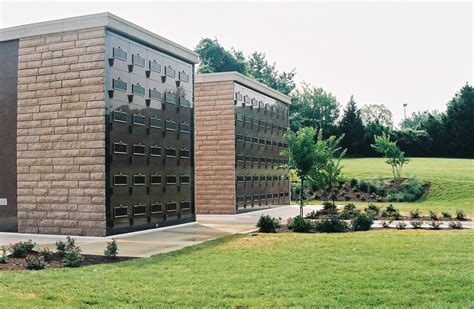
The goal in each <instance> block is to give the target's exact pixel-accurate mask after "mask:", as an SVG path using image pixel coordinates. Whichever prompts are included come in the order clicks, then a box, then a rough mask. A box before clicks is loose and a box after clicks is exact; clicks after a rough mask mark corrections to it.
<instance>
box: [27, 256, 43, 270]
mask: <svg viewBox="0 0 474 309" xmlns="http://www.w3.org/2000/svg"><path fill="white" fill-rule="evenodd" d="M25 261H26V268H27V269H31V270H40V269H43V268H44V266H45V262H44V257H42V256H41V255H28V256H27V257H26V259H25Z"/></svg>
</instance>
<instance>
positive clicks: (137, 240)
mask: <svg viewBox="0 0 474 309" xmlns="http://www.w3.org/2000/svg"><path fill="white" fill-rule="evenodd" d="M319 208H320V206H305V208H304V213H305V214H306V213H308V212H310V211H312V210H317V209H319ZM263 214H269V215H271V216H273V217H276V218H278V217H280V218H281V219H282V222H283V223H286V220H287V219H288V217H294V216H297V215H298V214H299V208H298V207H296V206H282V207H277V208H271V209H265V210H258V211H251V212H246V213H241V214H237V215H198V216H197V222H195V223H187V224H182V225H178V226H171V227H164V228H158V229H151V230H146V231H140V232H134V233H128V234H122V235H115V236H109V237H82V236H77V237H75V238H76V243H77V244H78V245H79V246H80V247H81V249H82V252H83V253H84V254H103V253H104V249H105V246H106V243H107V241H110V240H111V239H112V238H114V239H116V240H117V242H118V247H119V255H120V256H133V257H149V256H152V255H155V254H159V253H164V252H170V251H174V250H178V249H181V248H184V247H187V246H193V245H196V244H199V243H202V242H205V241H208V240H211V239H216V238H219V237H222V236H226V235H230V234H236V233H248V232H251V231H254V230H255V229H256V228H255V224H256V223H257V220H258V218H259V217H260V216H261V215H263ZM397 222H398V221H394V222H392V223H391V225H390V226H391V227H395V225H396V224H397ZM405 223H406V224H407V228H411V225H410V223H409V222H408V221H405ZM462 225H463V226H464V227H465V228H474V222H473V221H467V222H462ZM380 226H381V221H376V222H375V223H374V227H380ZM424 226H428V225H427V224H425V225H424ZM447 227H448V223H447V222H443V225H442V226H441V228H447ZM28 239H32V240H33V241H34V242H36V243H37V244H38V245H40V247H43V246H44V247H48V248H50V249H52V250H54V249H55V243H56V241H58V240H65V239H66V237H65V236H58V235H38V234H19V233H0V247H2V246H9V245H10V244H12V243H15V242H18V241H26V240H28Z"/></svg>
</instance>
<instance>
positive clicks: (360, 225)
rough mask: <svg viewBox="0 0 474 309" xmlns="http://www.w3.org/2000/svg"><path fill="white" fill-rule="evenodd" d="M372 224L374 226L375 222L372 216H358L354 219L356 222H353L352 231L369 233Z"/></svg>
mask: <svg viewBox="0 0 474 309" xmlns="http://www.w3.org/2000/svg"><path fill="white" fill-rule="evenodd" d="M372 224H374V220H372V216H371V215H364V214H358V215H356V216H355V217H354V220H352V223H351V225H352V229H353V230H354V231H368V230H370V228H371V227H372Z"/></svg>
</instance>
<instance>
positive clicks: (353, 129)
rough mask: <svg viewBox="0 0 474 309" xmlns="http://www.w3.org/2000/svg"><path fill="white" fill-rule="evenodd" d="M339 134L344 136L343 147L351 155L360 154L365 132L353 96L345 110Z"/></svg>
mask: <svg viewBox="0 0 474 309" xmlns="http://www.w3.org/2000/svg"><path fill="white" fill-rule="evenodd" d="M339 132H340V133H341V134H344V138H343V139H342V141H341V146H342V147H343V148H346V149H347V151H348V153H349V154H356V153H360V151H361V145H362V143H363V140H364V132H365V130H364V124H363V123H362V119H361V118H360V111H359V109H358V108H357V103H356V102H355V101H354V96H351V99H350V101H349V102H348V103H347V105H346V108H345V109H344V115H343V116H342V119H341V122H340V123H339Z"/></svg>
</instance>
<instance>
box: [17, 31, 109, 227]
mask: <svg viewBox="0 0 474 309" xmlns="http://www.w3.org/2000/svg"><path fill="white" fill-rule="evenodd" d="M104 43H105V29H104V28H94V29H87V30H80V31H73V32H63V33H56V34H51V35H44V36H37V37H30V38H24V39H21V40H20V48H19V59H18V60H19V63H18V70H19V71H18V116H17V120H18V127H17V128H18V129H17V135H18V136H17V164H18V166H17V171H18V176H17V177H18V179H17V180H18V191H17V193H18V230H19V232H23V233H48V234H73V235H94V236H103V235H105V117H104V111H105V109H104V108H105V101H104V58H105V53H104V48H105V45H104Z"/></svg>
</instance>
